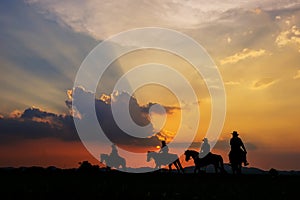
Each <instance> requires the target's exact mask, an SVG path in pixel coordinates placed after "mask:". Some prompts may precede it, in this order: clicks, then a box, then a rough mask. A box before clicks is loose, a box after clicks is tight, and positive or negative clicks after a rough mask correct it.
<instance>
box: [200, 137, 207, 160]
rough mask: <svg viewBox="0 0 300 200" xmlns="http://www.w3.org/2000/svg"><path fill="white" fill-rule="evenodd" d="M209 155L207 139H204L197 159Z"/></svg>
mask: <svg viewBox="0 0 300 200" xmlns="http://www.w3.org/2000/svg"><path fill="white" fill-rule="evenodd" d="M209 153H210V144H209V143H208V139H207V138H204V139H203V143H202V145H201V148H200V152H199V155H198V156H199V158H204V157H205V156H206V155H208V154H209Z"/></svg>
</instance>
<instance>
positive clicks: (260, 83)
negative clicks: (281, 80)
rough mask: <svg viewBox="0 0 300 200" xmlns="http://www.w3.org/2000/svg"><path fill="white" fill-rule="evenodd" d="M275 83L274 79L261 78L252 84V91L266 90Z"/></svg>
mask: <svg viewBox="0 0 300 200" xmlns="http://www.w3.org/2000/svg"><path fill="white" fill-rule="evenodd" d="M275 82H276V79H274V78H262V79H260V80H257V81H255V82H254V83H253V89H263V88H267V87H269V86H270V85H273V84H274V83H275Z"/></svg>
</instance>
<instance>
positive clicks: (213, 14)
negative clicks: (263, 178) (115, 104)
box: [0, 0, 300, 170]
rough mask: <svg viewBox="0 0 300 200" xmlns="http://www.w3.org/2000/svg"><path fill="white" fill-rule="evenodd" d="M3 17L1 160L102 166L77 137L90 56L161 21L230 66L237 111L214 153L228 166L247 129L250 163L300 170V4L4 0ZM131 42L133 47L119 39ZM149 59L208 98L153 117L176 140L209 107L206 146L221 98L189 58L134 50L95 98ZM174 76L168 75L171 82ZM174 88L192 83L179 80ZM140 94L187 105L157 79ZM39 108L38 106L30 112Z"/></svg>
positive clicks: (202, 128)
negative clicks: (73, 103) (81, 75)
mask: <svg viewBox="0 0 300 200" xmlns="http://www.w3.org/2000/svg"><path fill="white" fill-rule="evenodd" d="M0 13H1V14H0V16H1V17H0V19H1V20H0V25H1V27H3V28H2V29H1V30H0V35H1V38H3V39H2V40H1V46H0V64H1V68H0V83H1V85H2V86H1V88H0V92H1V94H2V95H1V96H0V102H1V105H0V137H1V138H2V142H1V143H0V166H31V165H42V166H49V165H55V166H58V167H63V168H65V167H77V166H78V162H80V161H83V160H89V161H90V162H92V163H93V164H99V162H98V161H97V160H96V159H95V158H93V157H92V156H91V154H90V153H89V152H88V151H87V150H86V149H85V147H84V146H83V144H82V143H81V142H79V141H78V138H77V139H76V138H75V139H74V137H77V136H74V135H71V136H70V135H69V133H70V130H69V128H70V127H69V126H70V121H68V120H69V118H67V117H66V116H68V115H69V114H70V113H69V112H70V107H68V106H70V105H68V102H66V100H70V99H69V97H68V94H67V91H69V90H70V89H72V88H73V84H74V79H75V76H76V73H77V70H78V69H79V67H80V65H81V63H82V61H83V60H84V59H85V57H86V56H87V55H88V54H89V52H90V51H91V50H92V49H93V48H94V47H95V46H96V45H97V44H99V42H101V41H102V40H104V39H107V38H108V37H110V36H112V35H113V34H117V33H120V32H121V31H125V30H128V29H131V28H141V27H149V26H150V27H153V26H154V27H163V28H169V29H174V30H176V31H179V32H181V33H184V34H186V35H188V36H190V37H191V38H193V39H194V40H195V41H196V42H198V43H199V44H200V45H202V46H203V48H204V49H205V50H206V51H207V53H208V55H209V56H210V57H211V59H212V61H213V62H214V63H215V65H216V67H217V69H218V70H219V72H220V75H221V77H222V79H223V83H224V86H225V91H226V119H225V123H224V126H223V129H222V131H221V133H220V137H219V140H218V143H217V144H216V146H215V147H214V148H213V150H212V151H213V152H216V153H220V154H221V155H222V156H223V158H224V160H225V162H228V156H227V154H228V152H229V139H230V137H231V135H230V133H231V132H232V131H233V130H237V131H238V132H239V133H240V136H241V138H242V139H243V141H244V142H245V145H246V148H247V149H248V152H249V154H248V156H249V162H250V167H258V168H262V169H266V170H268V169H270V168H271V167H273V168H278V169H287V170H300V162H299V160H300V146H299V143H300V134H299V130H300V124H299V117H300V95H299V94H300V93H299V91H300V65H299V63H300V56H299V53H300V7H299V1H282V2H281V1H277V0H267V1H263V2H262V1H258V0H255V1H251V2H246V1H234V2H230V1H219V0H215V1H213V2H208V1H202V0H200V1H188V2H186V1H168V0H167V1H164V2H160V1H153V2H152V3H151V5H150V4H149V3H148V2H147V1H137V2H136V1H130V2H127V1H126V3H125V2H119V1H111V2H106V1H105V2H99V3H98V2H92V1H87V2H86V3H82V2H73V3H69V2H67V1H39V0H37V1H24V2H23V1H22V2H17V1H7V2H4V3H2V4H1V5H0ZM125 16H126V17H125ZM133 19H134V20H133ZM169 40H171V39H170V38H169ZM122 42H125V43H126V41H121V42H120V44H116V46H117V45H123V43H122ZM127 45H128V44H127ZM129 45H136V44H129ZM181 45H182V44H181ZM182 48H183V49H186V50H187V51H188V50H189V49H188V47H186V46H184V45H182ZM114 50H115V49H110V50H109V51H108V54H109V53H112V54H113V53H115V52H114ZM192 53H195V52H192ZM193 55H194V54H193ZM147 63H160V64H164V65H168V66H171V67H172V68H173V69H175V70H177V71H178V72H179V73H180V74H181V75H183V76H184V77H185V78H186V79H187V80H188V81H189V83H190V84H191V86H192V88H193V90H194V91H195V93H196V96H197V98H198V101H197V102H192V100H191V98H190V97H187V101H186V102H185V104H184V106H183V107H181V108H180V109H171V111H172V112H171V113H168V115H167V117H166V118H165V117H164V116H162V115H160V114H157V113H156V114H155V113H153V114H152V116H151V117H152V125H153V128H154V129H155V130H159V129H160V128H161V127H163V131H164V132H165V133H168V135H169V136H170V137H169V138H166V139H167V140H168V141H171V140H172V138H173V137H172V136H175V133H176V131H177V130H178V127H179V124H180V122H181V119H180V114H181V113H182V112H185V113H187V116H188V117H189V118H190V119H194V118H195V116H196V112H195V109H196V108H199V109H200V113H201V117H200V123H199V128H198V132H197V136H196V137H195V139H194V142H195V143H196V144H197V145H198V148H199V147H200V143H201V141H202V138H203V137H204V136H205V133H206V131H207V129H208V126H209V123H210V120H211V113H210V112H211V108H212V105H211V99H210V95H209V92H208V89H207V85H206V84H205V81H204V79H203V77H201V76H200V75H199V74H198V73H197V72H196V70H195V69H194V68H193V66H191V64H190V63H189V62H187V61H186V60H184V59H182V58H181V57H180V56H177V55H173V54H172V53H170V52H165V51H158V50H149V49H147V50H139V51H135V52H131V53H129V54H126V55H124V56H122V57H120V58H118V59H117V60H115V62H114V63H112V64H111V66H110V67H109V68H108V69H107V70H106V71H105V76H104V78H103V79H102V80H101V81H100V84H99V85H98V88H97V91H96V96H97V97H100V96H101V95H102V94H105V95H108V96H110V95H111V93H110V92H111V90H112V88H113V86H114V84H115V83H116V81H117V80H118V79H119V78H120V77H121V76H122V75H123V74H124V73H125V72H128V71H129V70H131V69H133V68H134V67H136V66H138V65H142V64H147ZM155 73H156V72H153V74H155ZM169 75H170V74H165V73H157V77H161V78H164V77H170V76H169ZM148 76H149V74H141V75H140V76H139V77H138V78H140V79H143V78H145V79H146V78H147V77H148ZM209 81H214V80H209ZM128 82H129V83H130V80H129V81H128ZM173 86H174V87H176V88H179V89H181V91H184V90H185V88H182V85H181V84H180V83H179V82H177V81H176V80H174V83H173ZM134 95H135V98H136V100H137V102H138V106H141V107H142V106H145V105H147V104H149V103H158V104H160V105H163V106H166V107H170V108H175V107H179V100H178V99H176V95H174V94H173V93H172V92H171V91H170V90H168V88H165V87H162V86H158V85H155V84H152V85H146V86H144V87H141V88H138V90H137V91H135V94H134ZM69 103H70V102H69ZM66 104H67V105H66ZM28 108H36V109H37V110H31V112H29V115H28V116H26V117H25V118H22V114H24V111H25V110H26V109H28ZM43 112H44V113H43ZM31 114H32V115H31ZM150 119H151V118H150ZM164 119H166V123H165V124H163V121H164ZM22 122H24V123H22ZM25 122H26V123H28V124H29V125H28V126H27V125H26V123H25ZM62 123H66V124H67V125H65V124H63V125H62ZM16 124H17V125H16ZM60 126H62V127H64V128H66V129H58V130H60V131H61V130H67V131H66V132H60V131H55V130H56V129H55V128H59V127H60ZM194 126H195V124H192V122H190V121H187V122H185V124H183V132H185V133H186V134H188V135H190V134H192V133H191V128H193V127H194ZM20 127H21V128H20ZM24 127H25V128H26V131H25V128H24ZM28 127H29V128H31V130H30V131H28V129H27V128H28ZM22 128H23V129H24V130H23V132H22ZM40 128H41V129H40ZM50 129H51V130H50ZM39 130H43V131H44V132H39ZM48 130H50V131H49V132H48ZM14 131H15V132H14ZM64 134H65V135H64ZM160 139H161V138H160ZM181 140H182V141H181V142H182V143H184V142H186V141H184V138H181ZM181 160H183V159H181ZM129 162H133V163H134V162H136V161H134V160H132V161H129ZM183 164H184V165H185V164H187V165H189V164H191V163H183ZM149 165H151V163H149Z"/></svg>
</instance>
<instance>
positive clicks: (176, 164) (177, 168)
mask: <svg viewBox="0 0 300 200" xmlns="http://www.w3.org/2000/svg"><path fill="white" fill-rule="evenodd" d="M173 165H174V166H175V167H176V170H177V172H178V173H179V172H180V169H179V166H178V163H177V161H174V162H173Z"/></svg>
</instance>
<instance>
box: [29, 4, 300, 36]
mask: <svg viewBox="0 0 300 200" xmlns="http://www.w3.org/2000/svg"><path fill="white" fill-rule="evenodd" d="M27 2H28V3H29V5H34V6H36V7H37V8H38V9H39V12H41V13H43V14H44V15H45V17H47V18H48V19H52V20H53V21H56V22H58V23H60V24H63V25H65V26H68V27H71V28H72V29H73V30H75V31H77V32H83V33H86V34H88V35H91V36H93V37H94V38H97V39H100V40H101V39H103V38H104V37H107V36H110V35H111V34H116V33H119V32H121V31H124V30H128V29H131V28H138V27H145V26H160V27H167V28H178V29H188V28H190V29H192V28H197V27H199V26H200V25H202V24H207V23H209V22H213V21H215V20H218V19H219V18H220V16H221V15H222V14H223V13H224V12H226V11H230V10H233V9H239V10H241V9H245V10H247V9H249V10H252V11H253V12H254V13H255V14H259V13H260V12H261V10H273V9H279V8H288V7H293V6H297V4H296V3H297V2H295V1H284V2H281V1H277V0H267V1H263V2H262V1H259V0H254V1H251V2H248V1H242V0H240V1H230V0H211V1H207V0H189V1H174V0H165V1H159V0H154V1H151V4H150V3H149V2H148V1H147V0H124V1H108V0H106V1H105V0H104V1H94V0H86V1H59V0H28V1H27ZM258 7H259V8H260V9H258ZM132 19H134V20H132ZM108 22H113V23H108Z"/></svg>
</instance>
